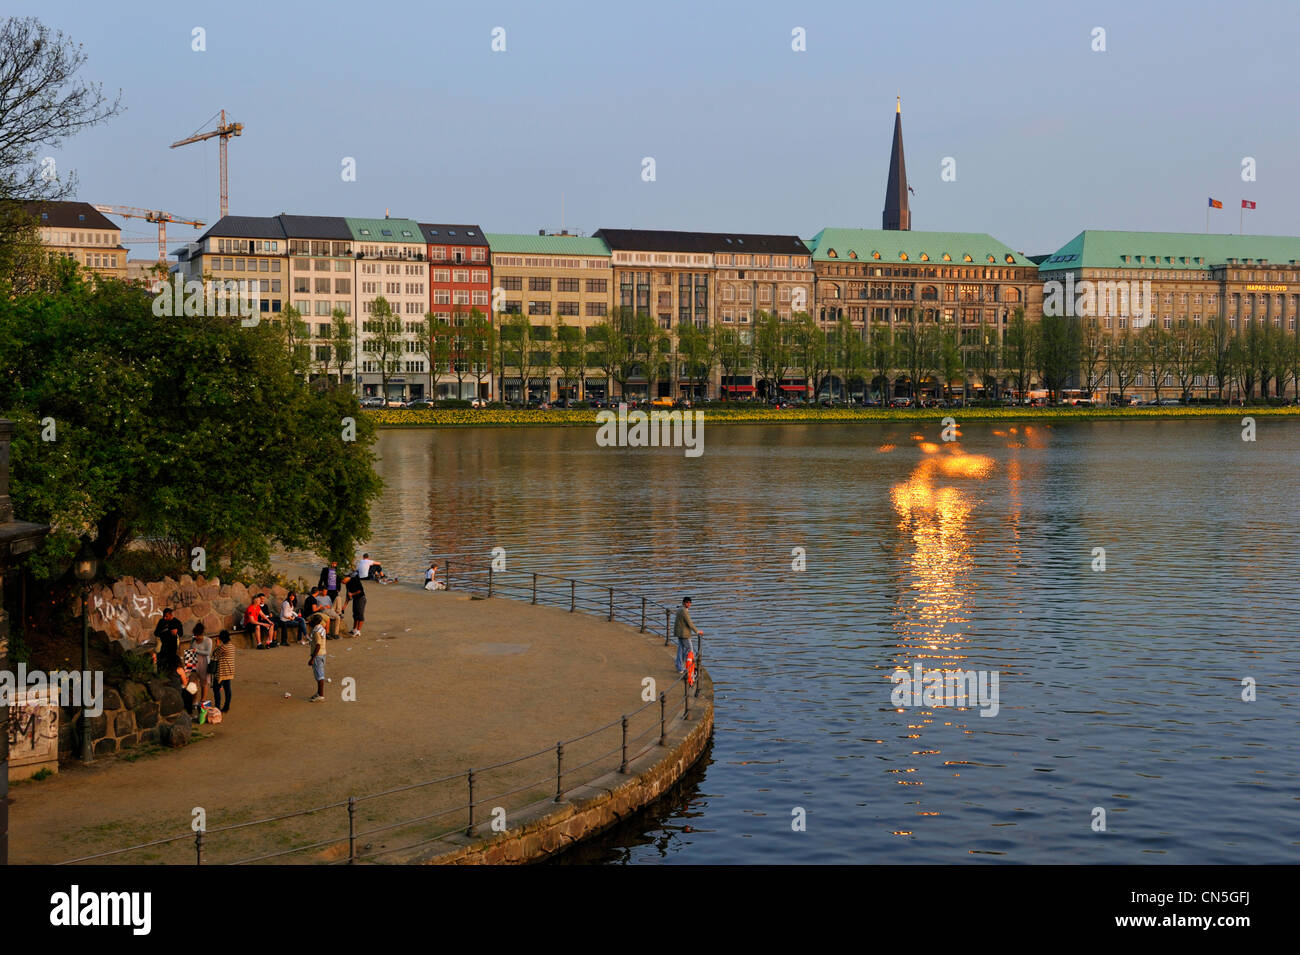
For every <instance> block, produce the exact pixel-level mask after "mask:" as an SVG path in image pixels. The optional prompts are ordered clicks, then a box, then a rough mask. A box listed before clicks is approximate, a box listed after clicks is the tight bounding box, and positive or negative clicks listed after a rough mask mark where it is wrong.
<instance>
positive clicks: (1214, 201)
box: [1210, 199, 1223, 209]
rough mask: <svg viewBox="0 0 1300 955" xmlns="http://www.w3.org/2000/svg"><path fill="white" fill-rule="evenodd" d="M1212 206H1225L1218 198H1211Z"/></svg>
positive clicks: (1216, 207) (1213, 207) (1217, 207)
mask: <svg viewBox="0 0 1300 955" xmlns="http://www.w3.org/2000/svg"><path fill="white" fill-rule="evenodd" d="M1210 208H1211V209H1222V208H1223V203H1222V202H1220V201H1219V200H1218V199H1211V200H1210Z"/></svg>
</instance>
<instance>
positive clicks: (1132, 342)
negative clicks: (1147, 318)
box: [1106, 328, 1143, 402]
mask: <svg viewBox="0 0 1300 955" xmlns="http://www.w3.org/2000/svg"><path fill="white" fill-rule="evenodd" d="M1142 361H1143V349H1142V344H1141V342H1140V341H1139V340H1138V338H1137V336H1136V335H1134V334H1133V330H1132V329H1129V328H1126V329H1124V330H1123V331H1122V332H1119V333H1118V334H1116V336H1115V337H1114V338H1113V339H1112V340H1111V342H1110V345H1109V347H1108V348H1107V349H1106V368H1107V370H1108V371H1109V372H1110V375H1111V380H1112V381H1114V382H1115V387H1116V388H1118V389H1119V400H1120V401H1121V402H1123V400H1124V392H1125V391H1127V390H1128V389H1129V388H1131V387H1133V382H1134V381H1136V380H1137V376H1138V372H1139V371H1140V370H1141V368H1142Z"/></svg>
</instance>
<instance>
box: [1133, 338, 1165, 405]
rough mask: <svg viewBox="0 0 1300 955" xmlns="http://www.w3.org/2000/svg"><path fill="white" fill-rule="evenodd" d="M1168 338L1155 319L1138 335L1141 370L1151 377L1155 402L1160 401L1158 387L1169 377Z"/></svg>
mask: <svg viewBox="0 0 1300 955" xmlns="http://www.w3.org/2000/svg"><path fill="white" fill-rule="evenodd" d="M1169 338H1170V336H1169V333H1168V332H1166V331H1165V330H1164V328H1162V327H1161V325H1160V324H1159V323H1158V322H1157V321H1156V320H1155V319H1152V320H1151V321H1150V322H1148V323H1147V324H1146V326H1144V327H1143V329H1142V331H1141V333H1140V335H1139V342H1140V344H1141V349H1142V369H1143V371H1144V372H1145V373H1146V374H1148V375H1149V376H1150V377H1151V387H1152V389H1153V390H1154V397H1155V400H1156V401H1159V400H1160V386H1161V385H1163V384H1164V380H1165V378H1166V377H1167V376H1168V375H1169V365H1170V363H1169Z"/></svg>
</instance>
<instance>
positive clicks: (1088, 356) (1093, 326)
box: [1079, 318, 1110, 396]
mask: <svg viewBox="0 0 1300 955" xmlns="http://www.w3.org/2000/svg"><path fill="white" fill-rule="evenodd" d="M1079 321H1080V323H1081V325H1080V328H1079V375H1080V378H1081V381H1080V384H1081V385H1083V388H1084V390H1085V391H1087V392H1088V394H1089V395H1093V396H1095V395H1096V393H1097V390H1098V389H1099V388H1100V387H1101V382H1102V379H1103V378H1105V377H1106V347H1107V345H1108V344H1109V342H1110V336H1109V335H1108V334H1107V333H1106V332H1105V331H1103V330H1102V327H1101V322H1099V321H1098V320H1097V319H1095V318H1081V319H1079Z"/></svg>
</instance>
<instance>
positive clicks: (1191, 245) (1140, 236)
mask: <svg viewBox="0 0 1300 955" xmlns="http://www.w3.org/2000/svg"><path fill="white" fill-rule="evenodd" d="M1228 259H1236V260H1237V261H1238V262H1240V263H1243V264H1249V265H1258V264H1259V261H1260V260H1261V259H1267V260H1268V261H1269V263H1270V264H1272V265H1281V266H1283V267H1288V266H1289V264H1290V262H1291V260H1292V259H1296V260H1300V238H1296V237H1294V236H1285V235H1214V234H1206V233H1202V232H1104V231H1097V230H1085V231H1083V232H1080V233H1079V234H1078V235H1076V236H1075V237H1074V238H1073V239H1071V240H1070V241H1069V242H1067V243H1065V245H1063V246H1061V247H1060V248H1059V249H1057V250H1056V251H1055V252H1053V253H1052V254H1051V255H1049V256H1048V257H1047V258H1046V259H1044V260H1043V264H1042V265H1040V266H1039V268H1041V269H1042V270H1043V271H1044V272H1050V271H1059V270H1061V269H1078V268H1087V269H1184V270H1195V271H1205V270H1208V269H1211V268H1213V267H1214V266H1216V265H1224V264H1225V263H1227V261H1228ZM1247 259H1249V260H1250V261H1249V262H1248V263H1247V261H1246V260H1247Z"/></svg>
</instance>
